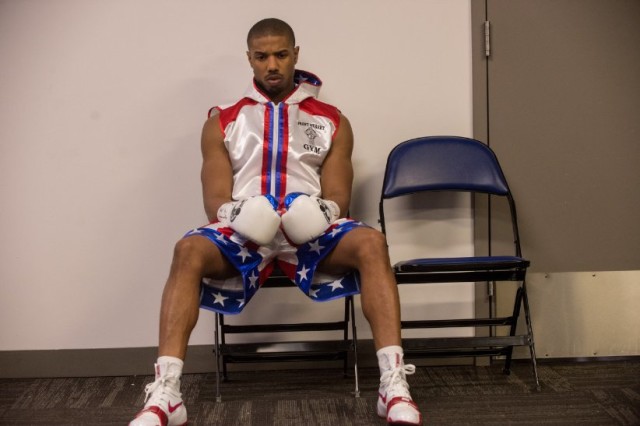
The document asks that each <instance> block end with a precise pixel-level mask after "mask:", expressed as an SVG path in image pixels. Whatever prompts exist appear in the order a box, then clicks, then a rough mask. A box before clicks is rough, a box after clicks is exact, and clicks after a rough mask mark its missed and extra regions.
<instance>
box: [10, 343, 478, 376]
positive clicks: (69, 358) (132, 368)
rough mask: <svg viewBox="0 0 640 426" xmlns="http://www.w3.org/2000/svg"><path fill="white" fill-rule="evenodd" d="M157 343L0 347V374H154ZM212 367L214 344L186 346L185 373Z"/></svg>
mask: <svg viewBox="0 0 640 426" xmlns="http://www.w3.org/2000/svg"><path fill="white" fill-rule="evenodd" d="M156 357H157V348H156V347H144V348H109V349H61V350H36V351H0V378H34V377H43V378H46V377H100V376H139V375H151V374H153V363H154V362H155V360H156ZM411 363H413V364H416V365H469V364H473V358H448V359H442V358H437V359H419V360H414V359H411ZM377 365H378V361H377V358H376V355H375V349H374V346H373V341H372V340H361V341H358V366H359V367H376V366H377ZM340 366H341V362H340V361H325V362H322V361H320V362H318V361H313V362H295V363H294V362H264V363H251V364H244V363H243V364H229V371H247V370H251V371H260V370H277V369H291V368H301V369H307V368H332V367H333V368H339V367H340ZM214 371H215V360H214V355H213V345H197V346H189V350H188V352H187V359H186V362H185V368H184V373H185V374H191V373H210V372H214Z"/></svg>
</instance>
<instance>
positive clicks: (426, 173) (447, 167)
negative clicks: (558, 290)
mask: <svg viewBox="0 0 640 426" xmlns="http://www.w3.org/2000/svg"><path fill="white" fill-rule="evenodd" d="M433 191H458V192H467V193H480V194H490V195H491V196H498V197H503V198H506V200H507V201H508V204H509V211H510V216H511V225H512V231H513V251H512V253H510V254H509V255H501V256H495V255H489V256H474V257H457V258H418V259H411V260H404V261H400V262H398V263H396V264H395V265H394V266H393V270H394V273H395V276H396V279H397V281H398V284H409V283H410V284H417V283H424V284H428V283H454V282H476V283H478V282H488V283H489V285H494V284H495V282H496V281H513V282H515V283H517V291H516V293H515V300H514V305H513V311H512V314H511V315H510V316H508V317H501V318H496V317H494V315H493V309H491V310H490V311H491V314H489V318H455V319H441V320H433V319H431V320H413V321H402V328H403V329H421V328H445V327H489V330H490V333H489V334H490V335H489V336H474V337H444V338H435V337H434V338H419V339H404V340H403V345H404V347H405V353H406V356H408V357H409V356H412V357H422V356H425V357H442V356H491V357H493V356H504V357H505V364H504V370H503V371H504V372H505V373H506V374H509V373H510V368H511V360H512V355H513V348H514V346H528V347H529V353H530V356H531V362H532V366H533V374H534V377H535V382H536V387H537V388H538V389H540V383H539V380H538V370H537V364H536V355H535V346H534V339H533V330H532V326H531V316H530V312H529V300H528V297H527V289H526V285H525V275H526V271H527V268H528V267H529V263H530V262H529V261H528V260H526V259H524V258H523V257H522V253H521V249H520V237H519V233H518V224H517V217H516V207H515V202H514V199H513V196H512V194H511V191H510V190H509V186H508V185H507V180H506V179H505V176H504V174H503V172H502V169H501V167H500V165H499V163H498V159H497V157H496V155H495V154H494V152H493V151H492V150H491V149H490V148H489V147H488V146H487V145H485V144H483V143H482V142H479V141H477V140H474V139H469V138H463V137H455V136H432V137H423V138H418V139H412V140H409V141H406V142H403V143H401V144H399V145H397V146H396V147H395V148H393V150H392V151H391V152H390V154H389V156H388V159H387V165H386V170H385V175H384V181H383V187H382V193H381V197H380V204H379V211H380V225H381V228H382V232H383V233H384V234H385V235H387V226H386V225H385V212H384V201H385V200H388V199H391V198H396V197H400V196H408V195H409V194H416V193H423V192H427V193H428V192H433ZM414 196H415V195H414ZM387 237H389V236H388V235H387ZM491 303H494V302H493V301H492V302H491ZM521 306H523V307H524V318H525V322H526V333H525V334H521V335H517V334H516V332H517V330H516V326H517V322H518V317H519V315H520V307H521ZM497 327H508V330H509V332H508V335H506V336H504V335H503V336H499V335H496V331H497ZM503 334H506V333H503Z"/></svg>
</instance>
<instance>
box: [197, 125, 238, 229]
mask: <svg viewBox="0 0 640 426" xmlns="http://www.w3.org/2000/svg"><path fill="white" fill-rule="evenodd" d="M201 149H202V172H201V180H202V197H203V200H204V210H205V212H206V213H207V217H208V218H209V221H211V222H214V221H217V217H216V215H217V212H218V209H219V208H220V206H221V205H222V204H224V203H226V202H228V201H231V190H232V187H233V170H232V168H231V161H230V160H229V153H228V152H227V148H226V147H225V145H224V135H223V133H222V130H221V128H220V117H219V116H218V115H217V114H216V115H214V116H212V117H210V118H209V119H208V120H207V121H206V122H205V123H204V127H203V128H202V139H201Z"/></svg>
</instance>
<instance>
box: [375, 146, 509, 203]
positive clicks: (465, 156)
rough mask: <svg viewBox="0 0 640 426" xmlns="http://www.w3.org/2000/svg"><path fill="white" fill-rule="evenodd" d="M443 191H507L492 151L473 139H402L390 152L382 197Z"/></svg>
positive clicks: (500, 193)
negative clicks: (403, 140)
mask: <svg viewBox="0 0 640 426" xmlns="http://www.w3.org/2000/svg"><path fill="white" fill-rule="evenodd" d="M445 190H446V191H470V192H483V193H487V194H495V195H508V194H509V187H508V185H507V181H506V179H505V177H504V174H503V173H502V169H501V168H500V164H499V163H498V159H497V158H496V156H495V154H494V153H493V151H492V150H491V149H490V148H489V147H488V146H486V145H485V144H483V143H482V142H479V141H477V140H475V139H469V138H463V137H458V136H429V137H424V138H418V139H412V140H409V141H406V142H403V143H401V144H399V145H397V146H396V147H395V148H394V149H393V150H392V151H391V152H390V153H389V157H388V158H387V166H386V170H385V176H384V183H383V188H382V198H383V199H387V198H393V197H397V196H399V195H405V194H410V193H413V192H420V191H445Z"/></svg>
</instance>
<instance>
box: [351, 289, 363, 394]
mask: <svg viewBox="0 0 640 426" xmlns="http://www.w3.org/2000/svg"><path fill="white" fill-rule="evenodd" d="M349 299H350V300H349V306H350V311H351V337H352V338H353V368H354V373H355V380H356V389H355V391H354V395H355V397H356V398H360V385H359V382H358V335H357V333H356V315H355V308H354V302H353V297H350V298H349Z"/></svg>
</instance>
